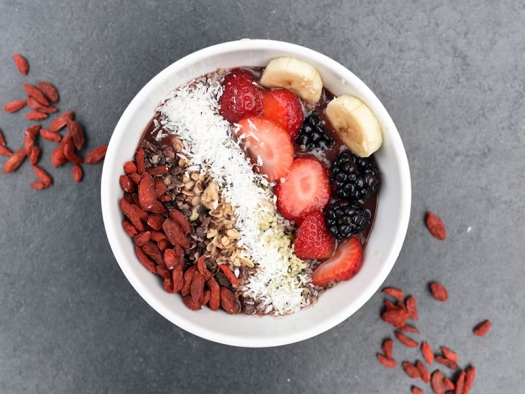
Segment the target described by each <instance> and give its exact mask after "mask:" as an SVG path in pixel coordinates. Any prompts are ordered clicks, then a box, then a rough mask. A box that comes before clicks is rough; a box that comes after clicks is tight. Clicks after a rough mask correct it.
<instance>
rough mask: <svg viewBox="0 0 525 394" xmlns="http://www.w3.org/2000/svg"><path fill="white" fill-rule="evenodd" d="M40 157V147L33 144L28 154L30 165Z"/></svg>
mask: <svg viewBox="0 0 525 394" xmlns="http://www.w3.org/2000/svg"><path fill="white" fill-rule="evenodd" d="M39 158H40V148H39V147H38V146H33V149H32V150H31V153H30V154H29V162H30V163H31V165H32V166H34V165H36V163H38V159H39Z"/></svg>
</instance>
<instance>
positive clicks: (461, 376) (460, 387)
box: [454, 371, 466, 394]
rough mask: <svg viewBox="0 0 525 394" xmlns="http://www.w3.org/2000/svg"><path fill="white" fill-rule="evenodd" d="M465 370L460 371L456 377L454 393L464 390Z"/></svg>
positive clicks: (457, 393) (460, 393) (458, 393)
mask: <svg viewBox="0 0 525 394" xmlns="http://www.w3.org/2000/svg"><path fill="white" fill-rule="evenodd" d="M465 375H466V372H465V371H461V372H460V374H459V376H458V378H457V379H456V388H455V393H454V394H463V393H464V392H465V389H464V388H465Z"/></svg>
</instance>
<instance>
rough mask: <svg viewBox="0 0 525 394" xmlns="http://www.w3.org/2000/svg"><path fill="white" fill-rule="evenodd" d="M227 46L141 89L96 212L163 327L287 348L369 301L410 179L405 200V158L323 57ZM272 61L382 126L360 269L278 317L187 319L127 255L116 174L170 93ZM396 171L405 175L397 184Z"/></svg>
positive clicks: (351, 79)
mask: <svg viewBox="0 0 525 394" xmlns="http://www.w3.org/2000/svg"><path fill="white" fill-rule="evenodd" d="M261 42H264V41H261ZM229 44H236V45H231V46H232V48H231V49H230V50H226V51H225V49H224V48H222V49H220V50H219V49H216V50H215V51H214V50H213V49H215V48H218V47H219V46H216V47H211V48H207V49H206V50H203V51H199V52H197V53H195V54H193V55H190V56H188V57H186V58H184V59H181V60H180V61H179V62H177V63H175V64H173V65H172V66H170V67H168V68H167V69H166V70H164V71H163V72H161V73H160V74H159V75H157V76H156V77H155V78H154V79H153V80H152V81H151V82H150V83H149V84H148V85H146V87H144V88H143V89H142V91H141V92H140V93H139V94H138V95H137V97H135V99H134V100H133V101H132V103H131V104H130V106H129V107H128V109H127V110H126V111H125V113H124V114H123V116H122V118H121V120H120V121H119V124H118V125H117V127H116V129H115V132H114V134H113V137H112V139H111V142H110V146H109V149H108V153H107V156H106V160H105V165H104V173H103V179H102V205H103V216H104V222H105V225H106V232H107V234H108V238H109V241H110V244H111V247H112V249H113V252H114V254H115V257H116V258H117V261H118V262H119V264H120V266H121V268H122V270H123V272H124V273H125V275H126V277H127V278H128V280H129V281H130V282H131V284H132V285H133V286H134V287H135V289H136V290H137V291H138V292H139V293H140V294H141V296H142V297H143V298H144V299H145V300H146V301H147V302H148V303H149V304H150V305H151V306H152V307H153V308H155V309H156V310H157V311H158V312H159V313H161V314H162V315H163V316H164V317H166V318H167V319H168V320H170V321H172V322H173V323H175V324H177V325H178V326H180V327H182V328H184V329H186V330H188V331H190V332H192V333H194V334H196V335H199V336H202V337H204V338H207V339H211V340H214V341H218V342H222V343H228V344H235V345H240V346H271V345H278V344H284V343H290V342H294V341H297V340H301V339H305V338H308V337H311V336H313V335H316V334H318V333H320V332H323V331H326V330H327V329H329V328H331V327H333V326H334V325H336V324H338V323H339V322H341V321H342V320H344V319H345V318H347V317H348V316H350V315H351V314H353V313H354V312H355V311H356V310H357V309H359V308H360V307H361V306H362V305H363V304H364V303H365V302H366V301H367V300H368V299H369V298H370V297H371V296H372V295H373V293H374V292H375V291H376V290H377V288H378V287H379V286H380V285H381V283H382V282H383V281H384V279H385V278H386V276H387V275H388V273H389V272H390V269H391V268H392V266H393V264H394V262H395V259H396V258H397V255H398V254H399V250H400V248H401V244H402V242H403V239H404V235H405V232H406V225H405V224H403V223H404V222H405V221H406V222H407V221H408V215H409V209H410V183H409V182H410V180H409V179H408V195H407V180H406V179H404V178H406V177H409V175H408V165H407V167H406V170H405V169H403V168H402V165H400V162H401V163H403V162H406V156H405V154H404V149H403V147H402V144H401V140H400V138H399V135H398V133H397V130H396V129H395V126H394V124H393V122H392V120H391V119H390V117H389V115H388V113H387V112H386V110H385V109H384V107H383V106H382V104H381V103H380V102H379V100H378V99H377V98H376V97H375V95H373V93H372V92H371V91H370V90H369V89H368V88H367V87H366V86H365V85H364V84H363V83H362V82H361V81H360V80H359V79H357V77H355V76H354V75H353V74H352V73H350V72H349V71H348V70H346V69H345V68H343V67H342V66H340V65H339V64H337V63H335V62H333V61H332V60H330V59H328V58H326V57H324V56H319V54H317V53H315V52H312V51H309V50H305V49H304V48H302V47H298V46H295V45H291V44H285V45H283V48H282V49H280V48H278V47H275V48H273V49H270V48H269V47H270V45H267V48H265V49H249V48H248V46H249V45H246V47H243V43H242V42H237V43H229ZM280 44H283V43H280ZM225 45H227V44H222V46H225ZM263 46H264V45H263ZM274 46H275V45H272V46H271V47H274ZM204 51H207V52H206V53H203V52H204ZM220 52H222V53H220ZM278 56H296V57H298V58H302V59H304V60H305V61H307V62H309V63H311V64H312V65H314V66H315V67H317V69H318V70H319V72H320V74H321V76H322V78H323V82H324V85H325V86H326V87H327V88H328V89H329V90H330V91H332V92H333V93H334V94H336V95H341V94H351V95H355V96H357V97H359V98H360V99H361V100H363V101H364V102H365V103H367V105H369V106H370V108H372V110H373V111H374V113H375V114H376V116H377V117H378V119H379V121H380V123H381V125H382V127H383V134H384V144H383V146H382V148H381V149H380V150H379V151H378V152H377V153H376V159H377V162H378V165H379V168H380V171H381V174H382V186H381V193H380V197H379V206H378V210H377V216H376V220H375V226H374V229H373V231H372V233H371V236H370V239H369V242H368V245H367V247H366V250H365V256H364V264H363V268H362V269H361V271H360V272H359V273H358V275H357V276H355V277H354V278H353V279H352V280H350V281H348V282H343V283H340V284H338V285H337V286H336V287H334V288H333V289H331V290H329V291H327V292H326V293H325V294H323V295H322V296H321V297H320V299H319V301H318V303H317V304H316V305H315V307H313V308H309V309H306V310H303V311H301V312H299V313H296V314H294V315H291V316H287V317H286V318H281V319H279V318H272V317H262V318H261V317H254V316H245V315H235V316H230V315H227V314H226V313H223V312H212V311H211V310H209V309H208V308H204V309H203V310H202V311H199V312H192V311H190V310H188V309H187V308H186V307H184V305H183V304H182V300H181V297H180V296H178V295H173V294H168V293H166V292H165V291H164V290H163V288H162V285H161V282H160V280H159V278H158V277H155V276H153V275H151V274H149V273H148V272H147V271H146V270H145V269H144V268H143V267H142V265H141V264H140V263H139V262H138V260H137V258H136V256H135V252H134V250H133V245H132V242H131V239H130V238H129V237H128V236H127V235H126V233H125V232H124V231H123V230H122V227H121V223H122V219H123V217H122V214H121V212H120V209H119V207H118V200H119V198H120V197H122V190H121V189H120V186H119V182H118V178H119V176H120V175H121V174H122V173H123V170H122V166H123V164H124V163H125V162H126V161H128V160H130V159H131V158H132V157H133V154H134V152H135V149H136V147H137V144H138V141H139V139H140V137H141V135H142V132H143V130H144V128H145V127H146V125H147V124H148V122H149V120H150V119H151V118H152V116H153V114H154V111H155V108H156V107H157V105H158V104H159V102H160V101H162V100H163V99H164V98H165V97H166V95H167V94H168V93H169V92H170V91H172V90H173V89H175V88H177V87H178V86H179V85H181V84H184V83H186V82H188V81H189V80H191V79H193V78H196V77H198V76H200V75H203V74H206V73H208V72H211V71H214V70H216V69H218V68H231V67H238V66H265V65H266V64H267V63H268V62H269V61H270V60H271V59H272V58H275V57H278ZM404 171H406V173H405V174H404V175H403V177H404V178H402V176H401V174H402V173H403V172H404ZM407 199H408V204H407V203H406V202H407ZM400 233H401V234H400ZM131 302H133V301H131Z"/></svg>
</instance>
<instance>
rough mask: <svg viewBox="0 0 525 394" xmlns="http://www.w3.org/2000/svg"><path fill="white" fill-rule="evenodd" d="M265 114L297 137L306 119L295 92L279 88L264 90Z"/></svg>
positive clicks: (292, 135) (293, 137) (263, 103)
mask: <svg viewBox="0 0 525 394" xmlns="http://www.w3.org/2000/svg"><path fill="white" fill-rule="evenodd" d="M262 105H263V116H264V117H265V118H266V119H269V120H271V121H272V122H274V123H277V124H278V125H279V126H281V127H282V128H283V129H285V130H286V131H287V132H288V134H290V137H292V140H293V139H295V137H296V136H297V133H299V129H300V128H301V125H302V124H303V121H304V113H303V107H302V106H301V103H300V102H299V99H298V98H297V96H296V95H295V94H293V93H292V92H290V91H289V90H284V89H278V90H271V91H269V92H264V93H263V96H262Z"/></svg>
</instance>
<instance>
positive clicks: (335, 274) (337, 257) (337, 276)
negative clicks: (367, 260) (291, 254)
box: [312, 237, 363, 286]
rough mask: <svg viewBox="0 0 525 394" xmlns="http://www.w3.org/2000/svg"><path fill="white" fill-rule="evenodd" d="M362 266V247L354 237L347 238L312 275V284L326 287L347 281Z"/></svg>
mask: <svg viewBox="0 0 525 394" xmlns="http://www.w3.org/2000/svg"><path fill="white" fill-rule="evenodd" d="M362 265H363V246H362V245H361V242H359V240H358V239H357V238H356V237H352V238H349V239H348V241H346V242H345V243H344V244H343V245H342V246H341V247H340V248H339V249H337V251H336V252H335V254H334V255H333V256H332V257H331V258H330V259H329V260H327V261H325V262H324V263H322V264H321V265H320V266H319V267H317V269H316V270H315V271H314V273H313V275H312V283H313V284H314V285H316V286H326V285H327V284H328V283H329V282H332V281H341V280H348V279H350V278H352V277H353V276H354V275H355V274H357V273H358V272H359V270H360V269H361V266H362Z"/></svg>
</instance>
